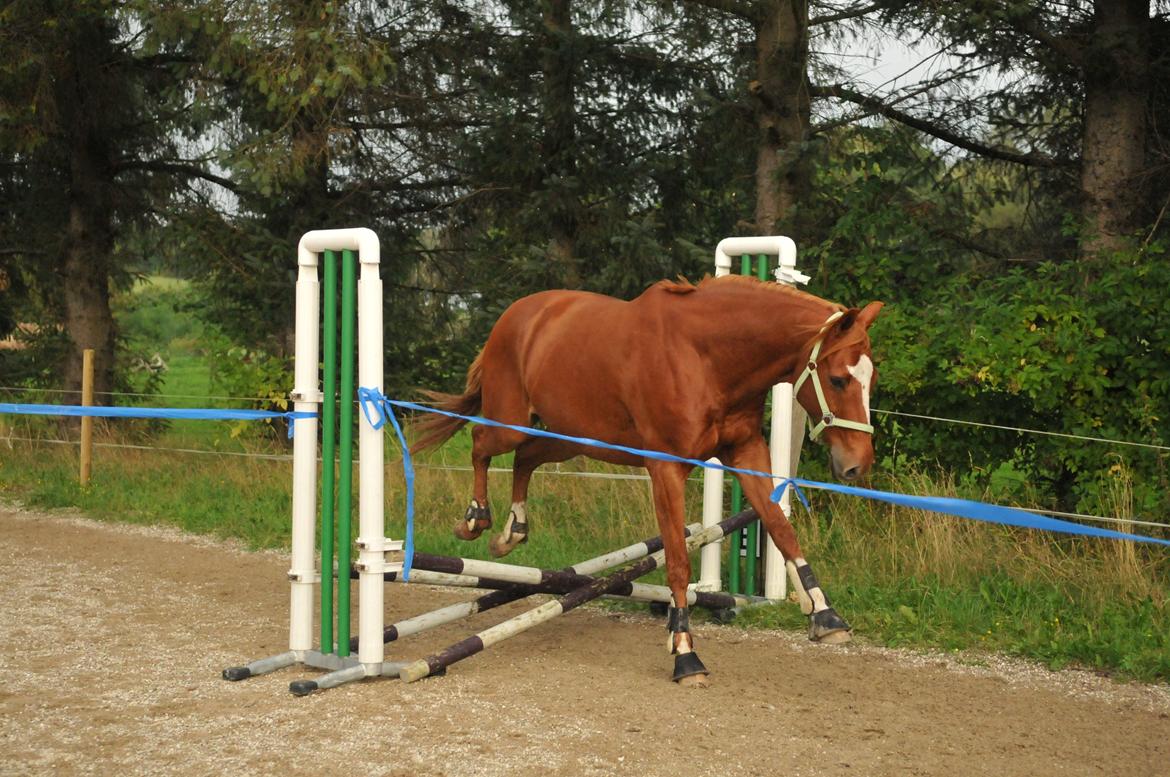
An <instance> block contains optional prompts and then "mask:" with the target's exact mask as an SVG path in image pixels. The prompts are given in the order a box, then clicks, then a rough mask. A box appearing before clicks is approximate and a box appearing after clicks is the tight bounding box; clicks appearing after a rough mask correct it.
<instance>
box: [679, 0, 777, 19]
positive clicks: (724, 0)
mask: <svg viewBox="0 0 1170 777" xmlns="http://www.w3.org/2000/svg"><path fill="white" fill-rule="evenodd" d="M685 4H689V5H698V6H702V7H703V8H709V9H711V10H712V11H722V12H723V13H726V14H731V15H732V16H738V17H739V18H740V19H743V20H744V21H746V22H750V23H752V24H759V22H760V20H762V19H763V18H764V14H763V12H762V11H761V10H760V7H759V6H758V5H757V4H756V3H753V2H741V0H685Z"/></svg>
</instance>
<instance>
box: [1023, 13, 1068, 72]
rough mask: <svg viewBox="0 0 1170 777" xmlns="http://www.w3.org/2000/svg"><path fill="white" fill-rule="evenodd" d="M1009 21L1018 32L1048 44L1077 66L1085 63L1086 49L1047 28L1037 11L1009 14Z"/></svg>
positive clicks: (1055, 51) (1056, 52)
mask: <svg viewBox="0 0 1170 777" xmlns="http://www.w3.org/2000/svg"><path fill="white" fill-rule="evenodd" d="M1007 22H1008V24H1010V25H1011V26H1012V28H1013V29H1015V30H1016V31H1017V32H1022V33H1023V34H1024V35H1027V36H1028V37H1029V38H1031V39H1032V40H1034V41H1036V42H1037V43H1040V44H1042V45H1044V46H1046V47H1047V48H1048V49H1049V50H1050V51H1052V52H1053V53H1054V54H1056V55H1058V56H1060V57H1061V58H1063V59H1064V60H1065V61H1066V62H1068V63H1069V64H1071V65H1075V66H1076V67H1081V66H1082V65H1083V64H1084V61H1085V57H1084V50H1083V49H1082V48H1081V47H1080V46H1079V45H1077V44H1076V43H1074V42H1073V41H1072V40H1070V39H1069V38H1066V37H1062V36H1060V35H1054V34H1053V33H1052V32H1050V31H1049V30H1047V29H1046V28H1045V27H1044V26H1043V25H1042V24H1041V23H1040V20H1039V19H1038V18H1037V14H1036V12H1035V11H1034V10H1033V11H1030V12H1029V13H1026V14H1018V15H1016V14H1011V13H1009V14H1007Z"/></svg>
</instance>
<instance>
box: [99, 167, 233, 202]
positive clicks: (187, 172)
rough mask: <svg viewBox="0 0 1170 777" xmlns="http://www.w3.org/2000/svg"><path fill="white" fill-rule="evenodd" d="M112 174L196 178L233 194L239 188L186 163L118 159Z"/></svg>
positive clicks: (226, 180) (220, 177)
mask: <svg viewBox="0 0 1170 777" xmlns="http://www.w3.org/2000/svg"><path fill="white" fill-rule="evenodd" d="M113 170H114V173H115V174H116V173H120V172H122V171H123V170H146V171H148V172H152V173H168V174H170V175H179V176H183V177H184V178H198V179H200V180H204V181H208V182H210V183H214V184H218V185H219V186H222V187H223V188H225V189H227V190H228V191H230V192H232V193H233V194H239V193H240V187H239V185H237V184H236V182H235V181H233V180H231V179H230V178H224V177H223V176H219V175H216V174H215V173H209V172H208V171H206V170H204V169H203V168H201V167H196V166H195V165H192V164H189V163H187V162H172V161H166V160H162V159H120V160H118V161H117V162H115V163H114V165H113Z"/></svg>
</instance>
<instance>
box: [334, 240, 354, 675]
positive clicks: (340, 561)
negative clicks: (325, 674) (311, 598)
mask: <svg viewBox="0 0 1170 777" xmlns="http://www.w3.org/2000/svg"><path fill="white" fill-rule="evenodd" d="M356 299H357V261H356V258H355V257H354V252H353V251H349V250H346V251H342V252H341V389H340V391H341V394H340V397H341V399H340V404H341V435H340V437H341V442H340V443H339V448H340V453H341V462H340V477H339V479H338V484H337V569H338V585H337V655H339V656H342V657H344V656H348V655H349V589H350V582H349V558H350V549H351V548H352V546H353V540H352V538H351V536H350V534H351V532H350V523H351V520H352V518H353V404H354V398H355V397H356V396H357V394H356V389H355V387H354V366H353V361H354V351H353V348H354V327H355V326H356V322H357V305H356Z"/></svg>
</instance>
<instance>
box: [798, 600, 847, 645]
mask: <svg viewBox="0 0 1170 777" xmlns="http://www.w3.org/2000/svg"><path fill="white" fill-rule="evenodd" d="M852 632H853V628H852V627H851V626H850V625H849V624H848V623H846V622H845V619H844V618H842V617H841V616H840V615H838V614H837V612H836V610H834V609H833V608H832V607H829V608H827V609H824V610H821V611H820V612H814V613H813V614H812V615H810V616H809V619H808V638H809V639H810V640H812V641H813V642H821V643H823V644H826V645H841V644H844V643H846V642H848V641H849V640H851V639H853V634H852Z"/></svg>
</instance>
